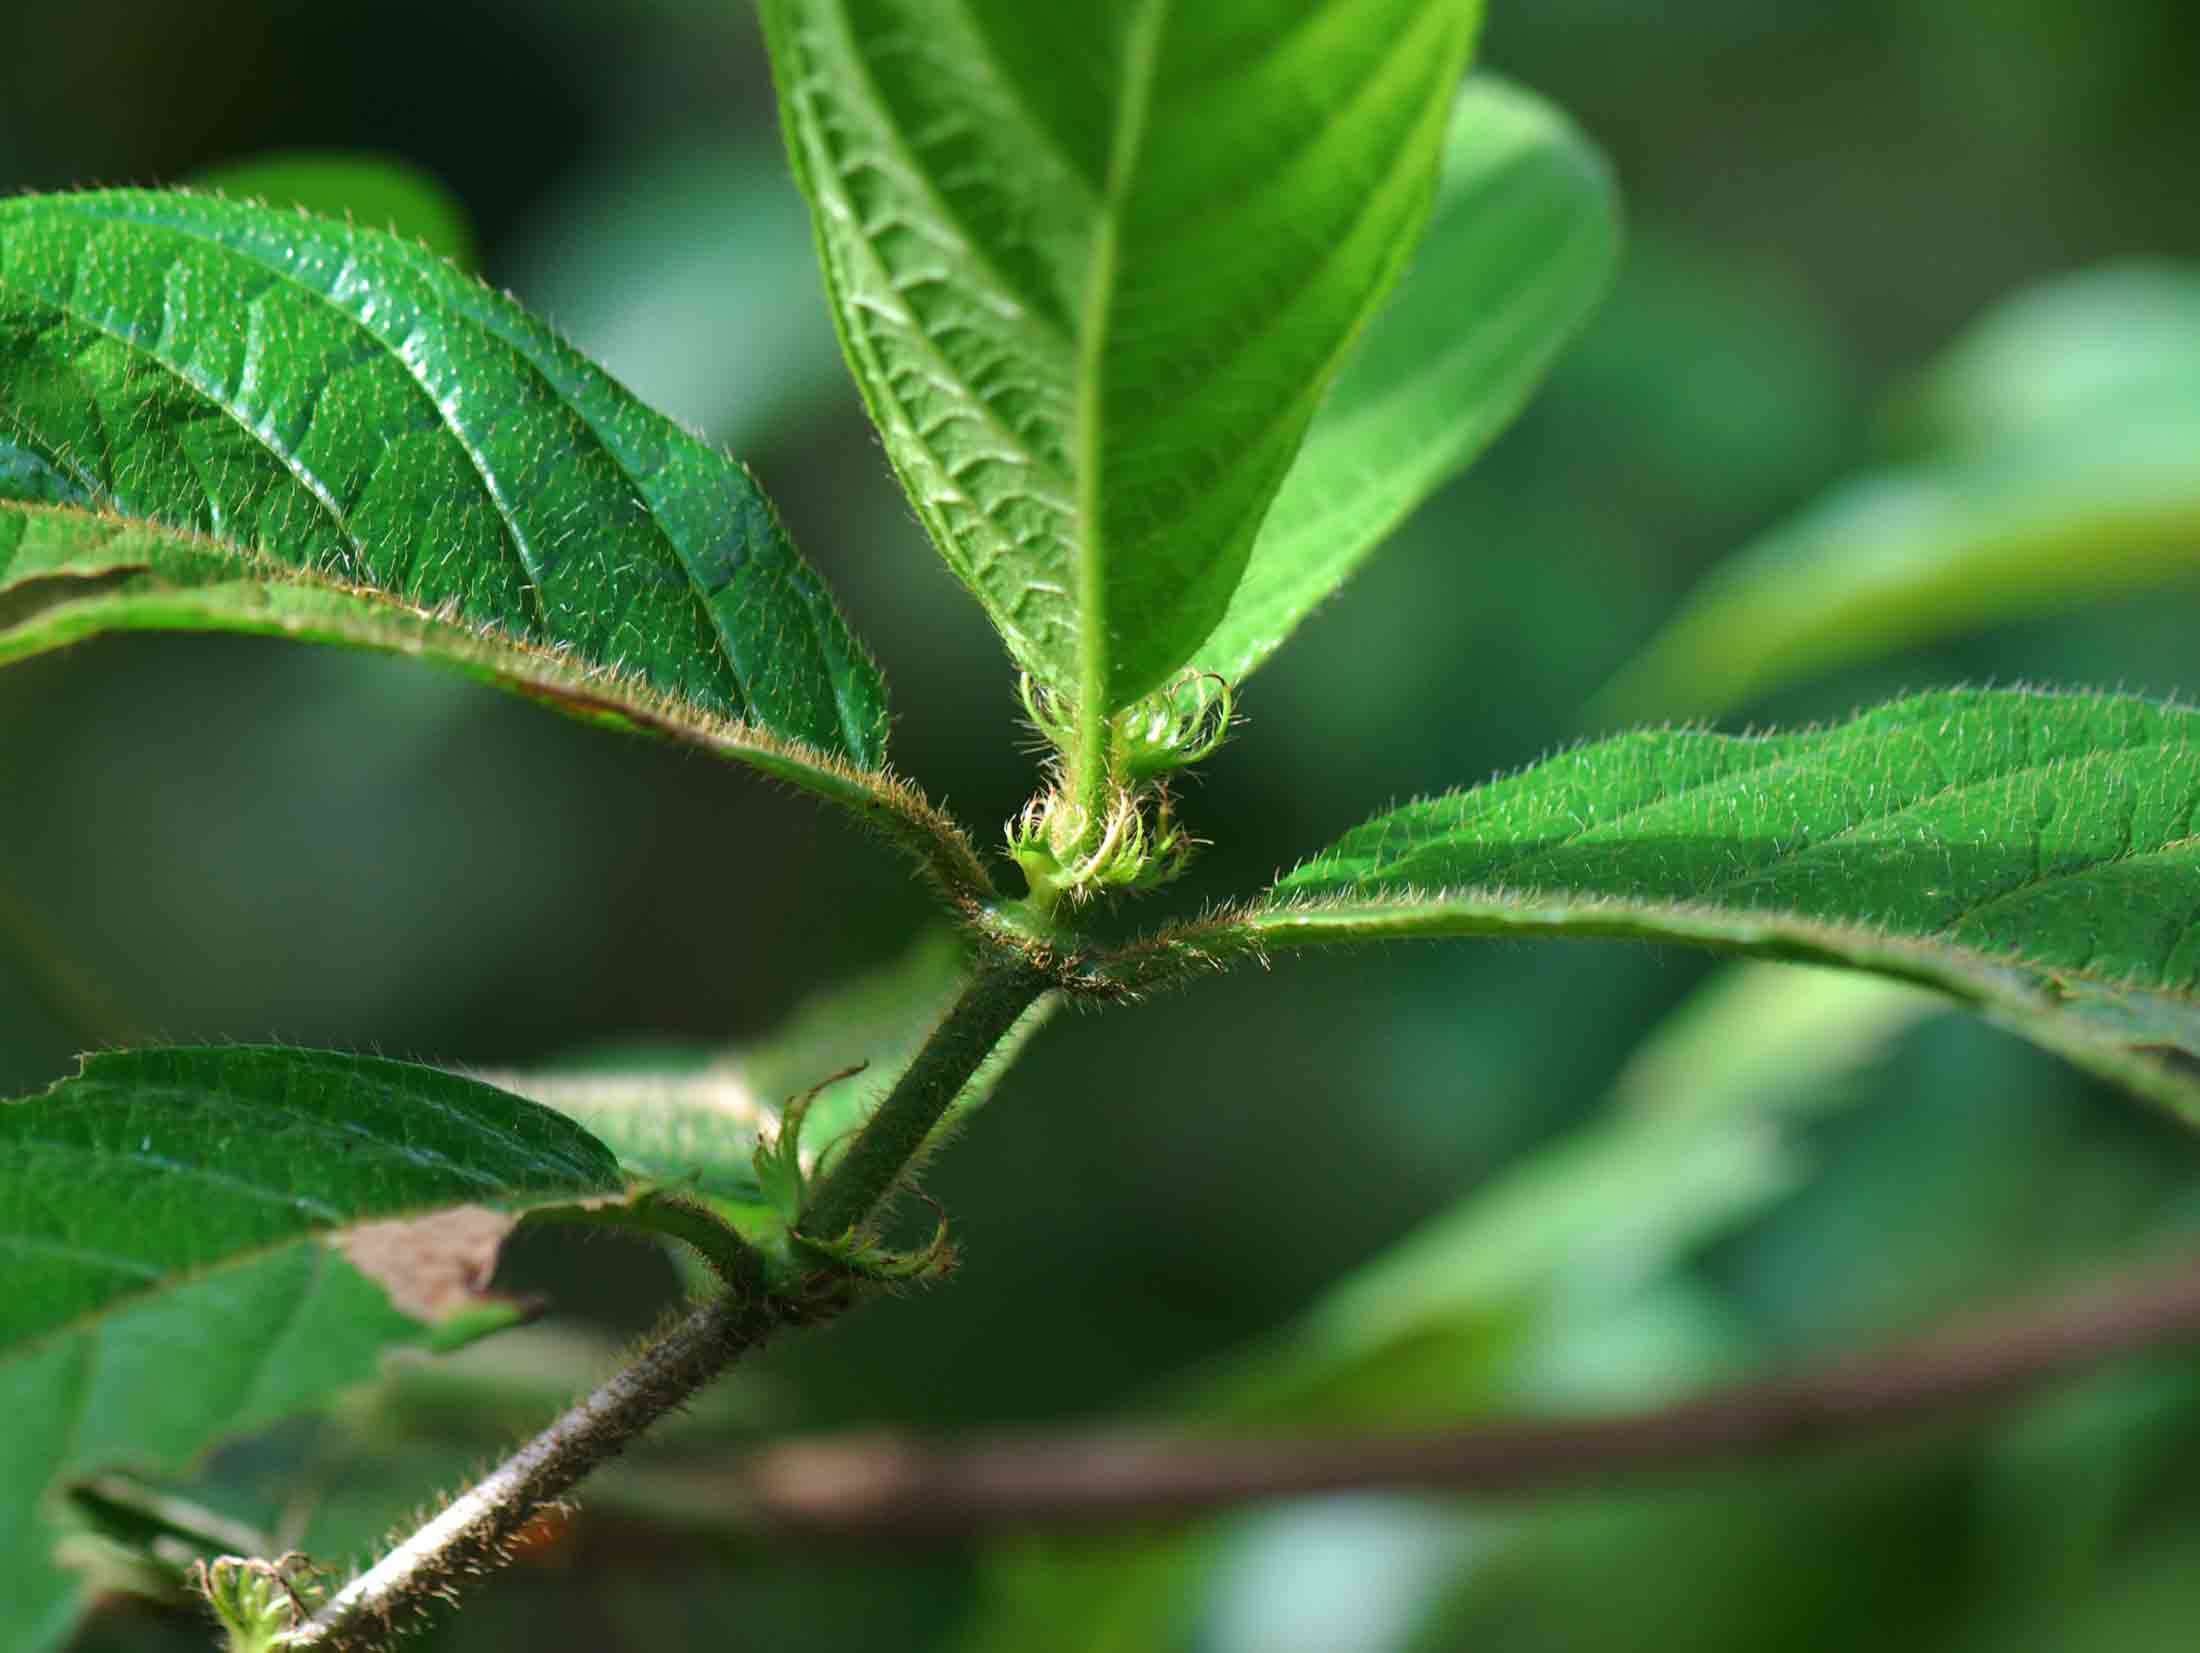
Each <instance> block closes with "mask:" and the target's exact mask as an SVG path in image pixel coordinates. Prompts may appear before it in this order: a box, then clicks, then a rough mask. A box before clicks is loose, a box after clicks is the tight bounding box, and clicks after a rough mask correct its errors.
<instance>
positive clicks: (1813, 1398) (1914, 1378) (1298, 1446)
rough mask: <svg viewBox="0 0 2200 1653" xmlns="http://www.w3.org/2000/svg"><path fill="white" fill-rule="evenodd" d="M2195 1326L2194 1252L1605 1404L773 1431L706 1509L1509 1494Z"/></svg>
mask: <svg viewBox="0 0 2200 1653" xmlns="http://www.w3.org/2000/svg"><path fill="white" fill-rule="evenodd" d="M2195 1339H2200V1257H2187V1258H2185V1259H2183V1260H2182V1261H2181V1262H2179V1263H2178V1264H2176V1265H2174V1266H2172V1267H2170V1268H2168V1269H2165V1270H2161V1271H2158V1272H2156V1273H2153V1274H2150V1275H2147V1276H2143V1277H2140V1278H2138V1279H2134V1280H2126V1281H2123V1282H2120V1283H2117V1284H2114V1285H2111V1286H2109V1287H2106V1288H2095V1289H2093V1290H2091V1291H2088V1292H2084V1293H2082V1294H2078V1295H2074V1296H2071V1297H2066V1298H2063V1299H2060V1300H2057V1301H2052V1302H2049V1303H2045V1304H2039V1305H2034V1306H2032V1307H2031V1308H2029V1309H2026V1310H2022V1311H2018V1312H2014V1313H2009V1314H2005V1315H2002V1316H1998V1317H1996V1318H1994V1319H1992V1320H1988V1321H1983V1322H1979V1323H1975V1324H1973V1325H1971V1326H1970V1327H1968V1328H1966V1329H1963V1330H1961V1331H1958V1332H1954V1333H1949V1332H1943V1333H1940V1334H1938V1335H1934V1336H1930V1337H1926V1338H1921V1339H1917V1340H1914V1341H1911V1342H1907V1343H1903V1344H1899V1345H1896V1346H1895V1347H1893V1348H1890V1349H1886V1350H1882V1351H1879V1352H1877V1353H1874V1354H1871V1355H1868V1356H1863V1357H1852V1358H1851V1359H1848V1360H1846V1361H1841V1362H1837V1363H1834V1364H1830V1365H1827V1366H1824V1367H1820V1368H1817V1369H1815V1370H1806V1371H1803V1372H1799V1373H1791V1374H1787V1375H1783V1376H1777V1377H1772V1378H1766V1379H1759V1380H1756V1381H1753V1382H1747V1383H1741V1384H1736V1385H1732V1386H1729V1387H1727V1388H1723V1389H1715V1390H1712V1391H1711V1392H1709V1393H1707V1394H1703V1395H1699V1396H1695V1397H1693V1398H1690V1399H1687V1400H1683V1401H1679V1402H1677V1403H1674V1404H1671V1405H1666V1406H1660V1407H1656V1408H1652V1409H1650V1410H1646V1411H1640V1412H1631V1413H1620V1414H1617V1415H1615V1416H1609V1417H1593V1418H1580V1419H1557V1420H1549V1421H1543V1420H1511V1419H1508V1420H1498V1421H1494V1422H1488V1423H1477V1424H1472V1425H1469V1426H1467V1427H1465V1428H1459V1429H1450V1430H1441V1431H1433V1432H1423V1433H1416V1434H1387V1435H1383V1436H1379V1437H1375V1438H1371V1439H1359V1440H1353V1439H1329V1440H1273V1439H1271V1440H1248V1439H1241V1438H1233V1439H1223V1440H1215V1439H1206V1440H1202V1439H1197V1438H1185V1437H1181V1436H1169V1435H1166V1434H1163V1433H1161V1432H1158V1431H1154V1432H1145V1433H1131V1432H1128V1431H1118V1432H1097V1431H1096V1432H1092V1433H1087V1434H1082V1435H1067V1436H1055V1437H1025V1438H1021V1439H1018V1438H1013V1437H1012V1438H1004V1439H996V1440H992V1441H982V1442H976V1443H965V1444H962V1445H959V1446H938V1447H933V1446H926V1445H923V1444H920V1443H913V1442H895V1441H891V1440H887V1441H881V1440H879V1439H878V1438H877V1437H875V1436H874V1437H870V1438H867V1439H858V1440H851V1441H847V1442H815V1443H811V1444H809V1445H791V1446H783V1447H777V1448H774V1449H772V1450H770V1451H767V1452H763V1453H759V1454H754V1455H752V1456H750V1457H749V1458H747V1459H745V1460H744V1461H743V1462H742V1463H741V1464H740V1465H739V1467H738V1468H736V1469H733V1470H731V1471H730V1472H714V1473H709V1474H707V1475H706V1477H705V1484H706V1486H707V1488H708V1492H707V1499H708V1505H709V1507H710V1508H711V1509H712V1510H713V1511H714V1512H716V1513H717V1514H718V1515H719V1516H720V1517H721V1518H725V1517H726V1516H729V1515H730V1516H731V1518H732V1519H733V1520H735V1521H736V1522H738V1523H740V1524H741V1525H743V1526H744V1527H748V1528H751V1529H761V1530H765V1531H779V1532H833V1533H842V1534H850V1535H869V1536H879V1535H885V1536H893V1537H912V1536H921V1535H927V1534H929V1535H938V1536H952V1535H963V1534H968V1533H971V1532H974V1531H979V1530H990V1529H999V1528H1013V1529H1015V1530H1018V1531H1023V1530H1028V1529H1030V1528H1031V1527H1033V1526H1090V1525H1095V1524H1101V1523H1111V1522H1133V1521H1151V1520H1155V1519H1159V1518H1166V1517H1171V1516H1185V1515H1192V1514H1197V1513H1199V1512H1202V1511H1208V1510H1217V1509H1226V1508H1231V1507H1235V1506H1237V1505H1241V1504H1246V1503H1252V1502H1257V1501H1260V1500H1264V1499H1275V1498H1291V1497H1305V1496H1309V1495H1312V1494H1318V1493H1331V1492H1345V1491H1369V1490H1378V1489H1381V1490H1417V1491H1432V1492H1448V1493H1468V1494H1477V1495H1483V1496H1490V1495H1498V1494H1514V1495H1518V1494H1525V1493H1536V1492H1544V1491H1549V1490H1552V1489H1554V1488H1560V1487H1565V1486H1574V1485H1580V1484H1582V1483H1592V1482H1598V1481H1608V1480H1612V1479H1615V1478H1617V1477H1621V1476H1627V1475H1636V1474H1642V1473H1645V1472H1652V1471H1657V1470H1679V1469H1687V1468H1692V1467H1696V1466H1700V1465H1704V1464H1708V1463H1716V1462H1722V1461H1733V1460H1737V1459H1746V1458H1751V1457H1769V1456H1773V1455H1777V1454H1782V1453H1787V1452H1793V1451H1798V1450H1802V1449H1805V1448H1811V1447H1819V1446H1829V1445H1833V1444H1837V1443H1839V1442H1842V1441H1846V1440H1853V1439H1857V1438H1861V1437H1866V1436H1869V1435H1871V1434H1873V1433H1876V1432H1881V1431H1885V1430H1889V1429H1894V1428H1898V1427H1901V1426H1903V1425H1905V1424H1911V1423H1915V1422H1917V1421H1919V1420H1921V1419H1924V1418H1928V1417H1931V1416H1935V1415H1945V1414H1947V1413H1950V1412H1954V1411H1956V1410H1957V1409H1959V1408H1962V1407H1978V1406H1983V1405H1985V1404H1987V1403H1990V1402H1993V1401H1999V1400H2007V1399H2013V1398H2015V1397H2016V1396H2019V1395H2022V1394H2024V1393H2026V1392H2028V1391H2030V1390H2032V1389H2034V1388H2037V1387H2038V1386H2040V1385H2041V1384H2044V1383H2045V1382H2047V1381H2048V1380H2050V1379H2052V1378H2054V1377H2057V1376H2060V1375H2065V1374H2068V1373H2071V1372H2075V1371H2081V1370H2084V1369H2085V1368H2087V1367H2089V1366H2092V1365H2095V1364H2098V1363H2100V1362H2102V1361H2105V1360H2108V1359H2111V1358H2113V1357H2116V1356H2119V1355H2127V1354H2130V1353H2133V1352H2135V1351H2138V1350H2143V1349H2150V1348H2158V1347H2163V1346H2167V1345H2170V1344H2175V1343H2184V1342H2191V1341H2193V1340H2195Z"/></svg>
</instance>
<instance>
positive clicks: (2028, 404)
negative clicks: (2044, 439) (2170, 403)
mask: <svg viewBox="0 0 2200 1653" xmlns="http://www.w3.org/2000/svg"><path fill="white" fill-rule="evenodd" d="M2196 394H2200V270H2193V269H2190V268H2186V267H2182V266H2179V265H2174V264H2108V265H2103V266H2101V267H2099V268H2097V269H2091V270H2080V271H2077V272H2075V273H2073V274H2071V275H2065V276H2058V277H2056V278H2054V279H2053V280H2050V281H2043V282H2041V283H2039V284H2038V285H2037V286H2034V287H2028V288H2026V289H2025V290H2024V291H2022V292H2020V293H2018V294H2016V295H2015V296H2014V297H2011V298H2009V299H2006V300H2004V301H2003V302H2002V303H2000V304H1998V305H1996V306H1995V307H1994V308H1993V309H1992V310H1990V311H1988V312H1987V313H1986V314H1985V315H1984V316H1982V317H1981V318H1979V320H1978V321H1977V322H1976V323H1974V324H1973V325H1972V326H1971V327H1969V328H1967V329H1966V330H1965V331H1964V333H1963V336H1962V337H1961V338H1959V339H1957V340H1956V342H1955V343H1954V344H1952V345H1950V346H1949V347H1948V349H1947V350H1946V352H1944V353H1943V354H1942V355H1941V357H1940V358H1939V359H1938V360H1937V361H1935V362H1934V363H1933V364H1932V366H1931V367H1930V368H1928V369H1927V370H1926V372H1925V374H1924V376H1923V378H1922V380H1921V381H1920V382H1919V383H1918V385H1917V386H1916V387H1915V388H1914V389H1912V390H1911V391H1910V392H1909V393H1908V394H1906V395H1905V396H1903V397H1901V398H1900V399H1899V400H1898V401H1897V402H1896V405H1895V407H1894V409H1893V414H1894V424H1895V428H1896V430H1897V432H1898V434H1900V435H1902V436H1903V437H1905V438H1907V439H1908V440H1909V441H1910V442H1911V443H1913V444H1917V445H1920V446H1930V447H1933V448H1938V449H1940V450H1943V451H1951V452H1952V451H1956V450H1960V449H1965V448H1974V449H1975V448H1984V447H1986V446H1988V445H1990V444H1992V443H1994V442H1997V441H2000V440H2002V439H2004V438H2008V437H2022V436H2029V435H2032V434H2035V433H2037V432H2040V431H2043V430H2046V429H2048V428H2050V427H2054V426H2064V427H2066V428H2067V427H2069V426H2070V424H2071V422H2072V421H2073V420H2078V419H2086V420H2104V419H2105V420H2111V421H2120V420H2123V419H2127V418H2128V417H2129V416H2130V412H2131V410H2132V408H2133V407H2134V405H2136V404H2151V403H2154V402H2157V401H2167V400H2175V401H2181V402H2183V403H2184V404H2186V405H2187V406H2190V405H2191V403H2192V402H2193V400H2194V397H2195V395H2196Z"/></svg>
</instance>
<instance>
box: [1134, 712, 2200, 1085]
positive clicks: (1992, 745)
mask: <svg viewBox="0 0 2200 1653" xmlns="http://www.w3.org/2000/svg"><path fill="white" fill-rule="evenodd" d="M2196 811H2200V713H2195V712H2192V711H2188V710H2184V709H2181V708H2177V707H2173V706H2164V705H2159V704H2156V703H2154V702H2150V701H2145V700H2139V699H2134V698H2125V697H2114V696H2077V695H2070V696H2058V695H2043V694H2029V693H2022V692H2013V691H2011V692H1993V691H1954V692H1949V693H1943V694H1933V695H1923V696H1919V697H1917V698H1914V699H1910V700H1904V701H1899V702H1896V703H1894V704H1893V705H1890V706H1887V707H1884V708H1882V709H1880V710H1878V711H1876V712H1872V713H1870V714H1868V715H1866V716H1863V717H1860V718H1857V719H1855V720H1853V721H1851V722H1848V723H1844V724H1839V725H1836V726H1833V727H1830V728H1826V729H1820V730H1814V731H1810V732H1808V733H1803V734H1792V735H1766V736H1755V737H1738V736H1728V735H1716V734H1709V733H1704V732H1700V731H1691V730H1671V731H1655V732H1649V733H1643V734H1636V735H1626V736H1622V737H1620V738H1618V739H1616V740H1608V741H1602V742H1598V743H1596V744H1593V745H1589V746H1585V747H1582V748H1580V749H1578V750H1576V751H1573V752H1569V753H1566V754H1564V755H1562V756H1560V757H1556V758H1552V759H1550V760H1548V761H1546V762H1544V763H1541V764H1537V765H1535V766H1533V767H1532V768H1529V769H1527V770H1524V771H1522V772H1521V773H1519V774H1517V775H1513V776H1510V777H1508V778H1506V779H1503V780H1499V781H1494V782H1492V783H1490V784H1489V785H1487V786H1481V787H1475V788H1471V789H1469V790H1467V791H1464V792H1455V793H1450V794H1447V795H1445V796H1443V797H1439V798H1431V799H1426V800H1424V801H1421V802H1418V803H1413V804H1409V805H1407V806H1405V807H1404V808H1402V809H1398V810H1394V811H1392V812H1391V813H1389V814H1387V815H1383V816H1379V817H1377V818H1376V819H1375V820H1373V821H1370V822H1369V823H1367V824H1366V825H1365V826H1362V827H1360V828H1358V829H1356V830H1355V831H1353V832H1352V833H1350V834H1348V835H1347V836H1346V837H1344V838H1343V839H1342V840H1340V841H1339V842H1338V843H1337V844H1336V845H1334V846H1333V847H1331V848H1330V849H1329V850H1327V851H1325V852H1323V853H1322V854H1321V855H1318V856H1316V857H1315V858H1314V859H1313V860H1311V861H1309V862H1307V863H1306V864H1305V865H1303V866H1301V867H1300V868H1298V869H1297V870H1296V871H1295V872H1293V873H1291V874H1290V875H1289V876H1288V877H1286V878H1284V879H1282V880H1281V881H1280V882H1278V883H1277V884H1276V886H1275V887H1274V889H1273V891H1272V892H1271V895H1270V898H1269V899H1268V900H1267V901H1266V902H1264V903H1263V904H1261V905H1259V906H1256V907H1254V908H1252V909H1250V910H1248V911H1246V912H1243V913H1240V914H1237V915H1233V916H1226V917H1223V918H1220V919H1216V920H1213V921H1209V922H1207V923H1204V924H1201V925H1195V926H1191V927H1188V928H1187V929H1185V930H1183V931H1181V932H1178V933H1177V934H1176V935H1175V936H1173V937H1166V938H1163V939H1161V940H1159V941H1157V942H1155V943H1149V944H1147V947H1146V948H1145V949H1144V950H1142V951H1141V950H1134V951H1133V952H1132V954H1130V955H1127V956H1126V958H1125V960H1124V963H1125V964H1126V965H1127V966H1128V967H1129V968H1130V969H1131V971H1132V972H1133V973H1136V972H1137V971H1140V970H1145V969H1150V968H1152V967H1154V966H1156V965H1161V964H1168V965H1171V966H1172V967H1183V966H1185V965H1188V964H1191V963H1196V962H1198V961H1199V960H1200V958H1202V957H1210V958H1211V957H1215V956H1218V955H1227V954H1229V953H1231V952H1233V951H1236V952H1244V951H1262V950H1273V949H1282V948H1299V947H1309V946H1317V945H1322V944H1326V943H1331V942H1338V941H1368V940H1380V939H1385V938H1406V937H1412V936H1446V935H1450V936H1468V935H1532V934H1554V935H1556V934H1568V935H1581V936H1605V937H1613V938H1621V939H1633V940H1642V941H1668V942H1684V943H1691V944H1696V945H1703V946H1709V947H1713V948H1717V949H1721V950H1724V951H1731V952H1740V953H1752V954H1758V955H1762V956H1769V957H1775V958H1787V959H1801V960H1809V961H1815V962H1821V963H1833V964H1844V965H1849V966H1853V967H1856V968H1860V969H1865V970H1870V971H1874V972H1876V973H1879V974H1883V975H1889V976H1894V977H1899V978H1902V979H1907V980H1913V981H1918V982H1921V983H1924V984H1926V985H1929V986H1935V987H1939V988H1941V989H1943V990H1944V991H1947V992H1950V993H1953V994H1955V995H1956V996H1957V997H1959V998H1962V999H1964V1000H1967V1001H1969V1002H1971V1003H1973V1004H1974V1005H1977V1006H1979V1007H1980V1008H1982V1009H1984V1010H1985V1011H1987V1012H1988V1013H1989V1014H1990V1015H1992V1016H1993V1017H1994V1018H1995V1019H1997V1020H2000V1021H2004V1022H2006V1023H2007V1024H2008V1025H2010V1026H2011V1027H2013V1028H2014V1029H2015V1030H2016V1031H2018V1032H2020V1033H2023V1034H2025V1035H2026V1036H2028V1037H2030V1038H2033V1039H2035V1040H2037V1041H2039V1042H2040V1043H2042V1044H2045V1045H2047V1046H2049V1047H2050V1048H2052V1049H2055V1050H2058V1051H2061V1052H2063V1053H2064V1054H2066V1055H2068V1056H2070V1057H2071V1058H2072V1059H2073V1060H2076V1061H2079V1062H2081V1063H2084V1064H2086V1065H2088V1066H2091V1067H2094V1068H2096V1069H2097V1070H2099V1071H2102V1072H2104V1073H2107V1074H2109V1075H2110V1076H2112V1077H2114V1078H2116V1079H2118V1080H2119V1081H2121V1082H2123V1083H2125V1084H2128V1085H2131V1086H2133V1087H2134V1088H2136V1089H2138V1090H2140V1091H2141V1092H2143V1093H2145V1094H2147V1095H2150V1096H2153V1097H2155V1098H2156V1099H2158V1100H2161V1101H2164V1102H2166V1103H2168V1104H2170V1105H2171V1106H2173V1107H2175V1108H2177V1109H2178V1110H2179V1111H2180V1112H2183V1113H2185V1114H2186V1115H2187V1116H2188V1117H2190V1118H2192V1119H2194V1120H2196V1121H2200V1087H2195V1085H2194V1084H2193V1081H2192V1080H2191V1079H2190V1078H2189V1077H2188V1076H2187V1074H2186V1073H2185V1072H2184V1071H2183V1069H2184V1065H2185V1063H2184V1059H2185V1058H2187V1057H2189V1056H2191V1055H2194V1054H2200V1001H2196V996H2195V995H2196V988H2200V838H2196V837H2195V835H2194V820H2195V812H2196ZM2162 1051H2167V1052H2170V1053H2172V1054H2173V1055H2175V1056H2176V1057H2177V1060H2176V1061H2175V1062H2171V1061H2165V1060H2160V1059H2157V1056H2156V1055H2154V1054H2151V1053H2153V1052H2162Z"/></svg>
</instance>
